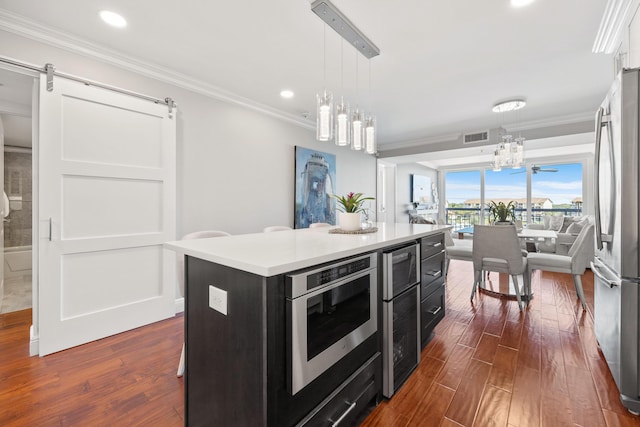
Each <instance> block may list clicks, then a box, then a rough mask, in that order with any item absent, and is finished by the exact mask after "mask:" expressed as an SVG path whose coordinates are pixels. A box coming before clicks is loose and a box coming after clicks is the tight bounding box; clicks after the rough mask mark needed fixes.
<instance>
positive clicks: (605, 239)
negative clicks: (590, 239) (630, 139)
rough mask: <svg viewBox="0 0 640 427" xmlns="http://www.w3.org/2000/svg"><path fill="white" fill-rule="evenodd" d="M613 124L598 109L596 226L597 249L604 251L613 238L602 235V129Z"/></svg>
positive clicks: (603, 112) (607, 116)
mask: <svg viewBox="0 0 640 427" xmlns="http://www.w3.org/2000/svg"><path fill="white" fill-rule="evenodd" d="M610 123H611V115H609V114H605V111H604V108H603V107H600V108H598V111H597V112H596V155H595V159H594V160H595V168H594V169H595V184H596V185H595V192H594V199H595V205H596V209H595V211H596V212H595V216H596V218H595V223H596V224H595V225H596V230H595V231H596V233H595V234H596V247H597V248H598V249H599V250H602V249H603V247H604V244H603V242H611V241H612V237H613V236H611V235H609V234H602V215H601V212H600V156H601V154H602V153H601V148H602V128H603V127H606V128H607V129H609V126H610ZM609 130H610V129H609ZM608 142H609V144H611V138H609V141H608ZM611 180H612V185H613V177H611ZM612 191H614V192H615V189H613V188H612Z"/></svg>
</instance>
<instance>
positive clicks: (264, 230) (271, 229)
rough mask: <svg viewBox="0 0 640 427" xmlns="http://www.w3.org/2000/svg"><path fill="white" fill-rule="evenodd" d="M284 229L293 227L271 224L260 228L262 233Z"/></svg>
mask: <svg viewBox="0 0 640 427" xmlns="http://www.w3.org/2000/svg"><path fill="white" fill-rule="evenodd" d="M285 230H293V228H291V227H288V226H286V225H271V226H269V227H265V228H263V229H262V232H263V233H271V232H273V231H285Z"/></svg>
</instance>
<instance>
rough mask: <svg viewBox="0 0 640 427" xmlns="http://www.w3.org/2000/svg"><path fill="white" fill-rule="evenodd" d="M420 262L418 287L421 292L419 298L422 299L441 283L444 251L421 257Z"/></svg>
mask: <svg viewBox="0 0 640 427" xmlns="http://www.w3.org/2000/svg"><path fill="white" fill-rule="evenodd" d="M421 264H422V265H421V266H420V267H421V268H420V271H421V273H420V274H421V277H420V287H421V292H422V293H421V298H422V299H424V298H425V297H426V296H427V295H429V294H430V293H431V292H433V291H434V290H435V289H436V288H437V287H438V286H439V285H441V284H442V283H443V280H442V279H443V276H444V270H443V269H444V251H440V252H438V253H436V254H435V255H432V256H430V257H429V258H427V259H423V260H422V263H421ZM438 279H441V280H438Z"/></svg>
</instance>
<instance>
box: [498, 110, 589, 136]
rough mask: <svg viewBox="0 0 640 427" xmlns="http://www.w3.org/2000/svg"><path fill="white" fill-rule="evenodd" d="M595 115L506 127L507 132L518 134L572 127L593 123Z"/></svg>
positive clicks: (587, 114) (575, 115) (571, 115)
mask: <svg viewBox="0 0 640 427" xmlns="http://www.w3.org/2000/svg"><path fill="white" fill-rule="evenodd" d="M594 118H595V113H594V112H593V111H588V112H583V113H575V114H567V115H565V116H559V117H553V118H550V119H542V120H531V121H528V122H522V123H516V124H514V126H509V125H506V124H505V125H504V126H503V128H504V129H505V130H506V131H507V132H517V131H523V130H531V129H540V128H546V127H551V126H560V125H570V124H574V123H582V122H593V120H594Z"/></svg>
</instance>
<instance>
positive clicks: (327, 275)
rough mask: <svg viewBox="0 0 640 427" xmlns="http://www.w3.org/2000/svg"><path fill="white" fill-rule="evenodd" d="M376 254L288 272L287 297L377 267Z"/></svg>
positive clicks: (296, 295) (295, 295) (298, 294)
mask: <svg viewBox="0 0 640 427" xmlns="http://www.w3.org/2000/svg"><path fill="white" fill-rule="evenodd" d="M376 256H377V254H375V253H372V254H368V255H365V256H361V257H358V258H352V259H349V260H347V261H342V262H337V263H334V264H329V265H326V266H323V267H320V268H314V269H312V270H308V271H300V272H296V273H292V274H288V275H287V276H286V284H287V289H286V294H287V297H288V298H296V297H298V296H300V295H303V294H305V293H307V292H308V291H310V290H312V289H316V288H318V287H322V286H326V285H328V284H330V283H333V282H336V281H339V280H341V279H343V278H345V277H348V276H351V275H352V274H355V273H358V272H361V271H365V270H369V269H371V268H376V267H377V261H376V260H377V258H376Z"/></svg>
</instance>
